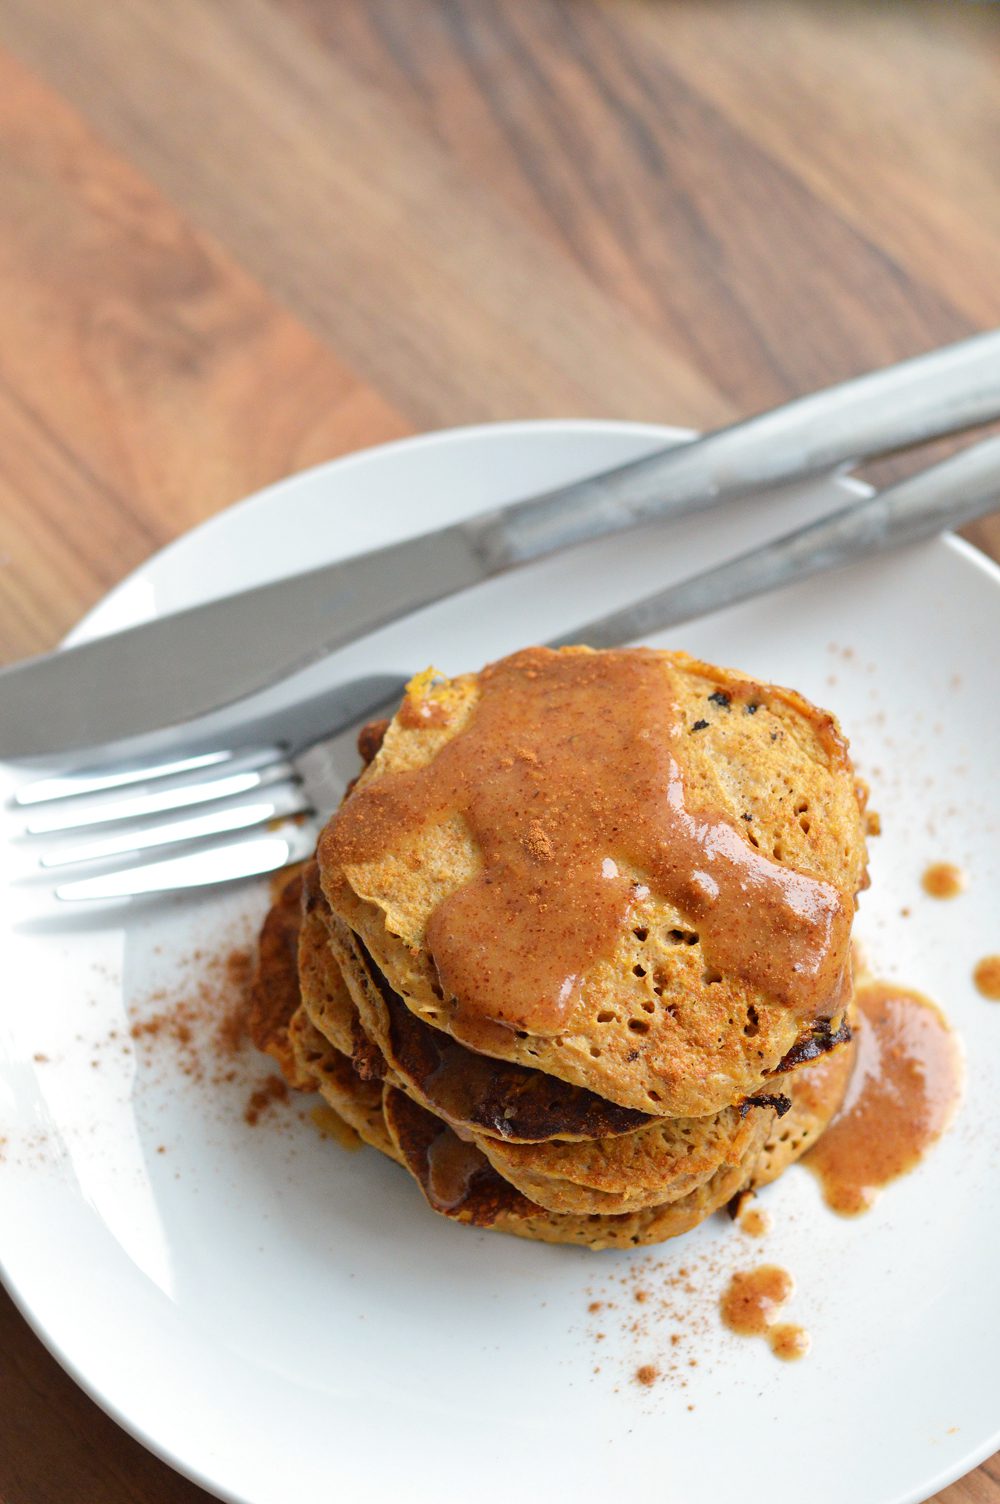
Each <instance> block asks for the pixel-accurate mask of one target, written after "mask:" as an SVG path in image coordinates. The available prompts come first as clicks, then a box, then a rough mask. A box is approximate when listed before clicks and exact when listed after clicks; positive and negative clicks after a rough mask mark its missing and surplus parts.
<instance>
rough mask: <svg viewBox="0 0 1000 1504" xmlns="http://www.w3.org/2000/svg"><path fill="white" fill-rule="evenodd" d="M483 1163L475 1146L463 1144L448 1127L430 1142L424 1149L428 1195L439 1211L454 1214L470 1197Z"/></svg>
mask: <svg viewBox="0 0 1000 1504" xmlns="http://www.w3.org/2000/svg"><path fill="white" fill-rule="evenodd" d="M483 1165H484V1160H483V1156H482V1155H481V1154H480V1152H479V1150H478V1149H477V1148H476V1146H475V1144H469V1143H466V1142H465V1141H464V1140H463V1139H460V1138H459V1137H458V1135H457V1134H456V1133H453V1132H452V1130H451V1129H450V1128H446V1129H445V1130H444V1132H443V1133H439V1134H438V1136H437V1138H435V1139H432V1140H431V1143H430V1145H429V1146H428V1149H427V1194H428V1196H429V1197H430V1201H431V1204H432V1205H433V1206H435V1207H436V1208H437V1209H438V1211H442V1212H450V1211H454V1209H455V1207H456V1206H461V1204H462V1202H463V1201H464V1200H465V1198H466V1196H467V1195H468V1194H469V1187H470V1186H471V1185H472V1182H473V1179H474V1178H475V1176H476V1175H477V1174H478V1172H479V1171H480V1170H481V1169H482V1168H483Z"/></svg>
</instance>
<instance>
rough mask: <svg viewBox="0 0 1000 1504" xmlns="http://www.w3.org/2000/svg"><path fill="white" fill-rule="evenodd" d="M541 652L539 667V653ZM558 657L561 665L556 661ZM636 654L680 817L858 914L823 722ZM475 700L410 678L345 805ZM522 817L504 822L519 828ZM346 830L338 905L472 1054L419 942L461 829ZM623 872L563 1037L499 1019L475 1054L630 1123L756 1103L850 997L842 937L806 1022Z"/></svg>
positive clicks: (853, 794)
mask: <svg viewBox="0 0 1000 1504" xmlns="http://www.w3.org/2000/svg"><path fill="white" fill-rule="evenodd" d="M534 651H535V652H536V653H537V654H538V655H539V660H538V661H539V662H540V663H541V664H542V667H544V663H545V661H546V655H545V651H544V650H534ZM567 651H568V652H570V653H573V654H577V653H581V652H585V651H586V650H581V649H571V650H567ZM556 656H559V657H561V656H562V655H548V657H549V658H554V657H556ZM645 657H646V659H647V660H655V671H656V672H657V673H662V693H663V697H664V701H665V702H669V704H670V706H671V707H672V713H673V719H674V723H675V726H676V731H675V734H673V735H672V737H671V746H672V750H673V755H674V756H675V757H676V762H677V764H678V766H679V769H680V773H681V775H682V778H683V789H684V800H685V805H686V808H687V810H689V811H693V812H694V814H695V815H696V816H700V815H702V813H703V812H711V818H712V819H713V820H715V821H716V822H717V823H718V824H720V825H724V826H725V827H726V832H727V839H730V840H732V839H733V833H735V835H736V836H737V837H738V841H739V843H742V846H741V848H740V849H746V848H754V849H755V850H756V851H757V852H759V853H761V854H762V855H764V856H766V857H767V859H768V862H769V866H770V865H772V864H773V866H774V867H776V868H779V869H784V870H785V873H786V874H788V873H790V874H802V875H803V876H804V877H805V878H806V879H807V880H813V882H814V883H816V884H823V885H826V890H827V891H829V892H833V893H835V894H836V896H837V900H838V902H839V904H840V905H841V909H842V912H844V913H845V914H847V913H848V912H849V913H853V908H854V900H855V895H856V893H857V891H858V889H859V888H860V887H862V886H863V885H864V883H865V882H866V876H865V866H864V863H865V848H864V835H863V828H862V808H863V802H862V799H861V797H860V796H859V793H858V789H857V786H856V783H855V779H854V776H853V771H852V769H851V764H850V760H849V758H848V755H847V749H846V745H845V743H844V741H843V738H842V737H841V735H840V733H839V731H838V728H837V726H836V723H835V722H834V720H833V718H832V717H831V716H829V715H828V714H827V713H825V712H823V711H820V710H817V709H816V708H815V707H813V706H811V705H810V704H809V703H808V702H807V701H805V700H803V699H802V698H801V697H800V696H798V695H796V694H794V693H793V692H791V691H788V690H783V689H777V688H775V687H773V686H769V685H762V684H758V683H754V682H752V681H749V680H747V679H745V678H744V677H742V676H741V675H739V674H737V673H735V672H733V671H730V670H724V669H716V668H712V667H710V666H708V665H705V664H701V663H697V662H696V661H694V660H692V659H690V658H688V657H686V655H682V654H670V653H658V654H646V655H645ZM482 692H483V691H482V676H478V675H468V676H465V677H463V678H460V679H455V680H451V681H448V680H441V679H439V678H435V677H434V676H433V675H431V674H427V675H422V676H421V677H420V678H419V679H417V680H415V681H414V682H413V684H411V686H410V688H409V690H408V693H407V697H406V699H405V700H404V704H403V706H402V707H401V711H400V713H399V714H397V716H396V717H395V718H394V720H393V722H392V723H391V725H390V727H389V729H388V731H387V733H386V736H385V740H384V742H383V745H382V748H381V750H380V751H379V753H378V755H377V757H376V758H375V760H374V762H373V763H372V764H371V766H370V767H369V768H368V769H367V771H366V772H365V773H364V774H363V775H362V777H361V779H360V780H359V782H358V785H357V788H356V789H355V791H354V792H353V793H352V794H351V795H350V796H349V797H348V799H347V800H346V801H345V805H344V806H343V809H350V808H351V806H352V804H353V803H354V801H355V800H357V799H358V798H359V797H360V796H363V795H364V794H365V792H366V791H367V790H371V789H372V788H376V787H377V786H378V785H379V784H380V783H381V782H382V781H383V780H392V778H393V775H394V774H396V773H400V772H406V771H407V770H415V769H423V768H426V767H428V766H429V765H430V764H432V762H433V761H434V759H435V758H437V757H438V756H439V754H440V753H441V751H442V749H443V748H445V747H446V746H447V745H448V744H449V743H451V742H452V741H453V740H454V739H455V738H457V737H459V736H461V734H462V733H463V732H464V731H466V730H467V729H468V728H469V726H470V724H471V723H472V722H473V717H474V714H475V710H476V706H477V703H478V702H479V700H480V698H481V695H482ZM484 776H488V772H487V773H486V774H484ZM386 787H389V788H391V782H390V783H389V784H387V785H386ZM519 817H520V812H519V811H517V810H513V809H512V810H511V811H510V815H509V818H510V819H511V820H512V821H516V820H517V819H518V818H519ZM339 818H340V817H339V815H338V816H335V817H334V819H333V820H332V821H331V822H330V825H329V826H328V827H327V829H326V831H325V832H324V834H323V836H322V837H321V840H320V846H319V861H320V869H321V876H322V883H323V888H324V891H325V892H326V895H327V898H328V900H329V903H330V906H331V908H332V909H333V911H334V913H335V914H337V915H339V917H340V918H341V919H343V921H344V922H345V923H346V924H347V925H348V926H349V927H350V928H351V929H353V930H354V931H355V933H356V934H357V935H358V936H359V937H360V938H361V940H362V941H363V943H364V945H365V946H366V948H367V949H368V951H369V952H370V953H371V955H372V957H373V958H374V961H375V963H376V965H377V966H378V968H379V970H381V971H382V972H383V974H384V975H385V977H386V978H387V980H388V982H389V984H390V985H391V987H392V989H393V991H394V992H396V993H398V994H399V995H400V996H401V997H402V998H403V999H404V1001H405V1003H406V1005H407V1006H408V1007H409V1008H410V1009H411V1010H412V1011H413V1012H414V1013H416V1014H417V1015H418V1017H420V1018H422V1019H423V1020H424V1021H425V1022H427V1023H429V1024H432V1025H433V1026H435V1027H436V1028H438V1029H441V1030H444V1031H445V1032H448V1033H451V1034H453V1035H454V1036H455V1037H457V1038H463V1037H464V1038H465V1039H466V1042H469V1043H472V1042H473V1041H472V1040H470V1039H469V1038H468V1036H467V1035H466V1034H464V1032H463V1031H464V1024H463V1023H462V1019H461V1016H460V1000H459V1006H458V1007H457V1006H456V1002H455V1000H454V999H453V998H451V997H446V996H445V995H444V993H443V989H442V987H441V985H440V981H439V977H438V970H437V967H436V966H435V959H434V957H433V956H432V954H431V953H430V949H429V947H428V943H427V931H428V924H429V922H430V921H431V918H432V916H433V914H434V912H435V910H436V909H437V908H438V906H439V905H440V904H441V902H442V901H443V900H445V899H448V898H450V897H451V896H452V895H454V894H455V893H456V892H459V891H460V890H462V889H464V888H465V887H466V886H467V885H468V884H469V883H470V882H471V881H473V880H474V879H475V878H476V877H477V875H478V874H479V873H480V872H481V870H482V867H483V856H482V851H481V849H480V846H479V844H478V843H477V841H476V840H475V839H474V837H473V834H472V831H471V829H470V826H469V824H468V822H467V821H466V820H465V819H464V817H463V816H461V815H459V814H457V813H454V812H448V811H445V812H444V813H441V812H438V813H435V815H434V816H433V818H428V819H427V820H426V821H425V822H423V823H422V824H421V825H420V826H419V827H418V828H416V829H413V828H411V829H409V830H408V831H404V832H401V833H400V835H399V838H398V839H396V840H390V841H389V842H388V843H387V844H386V845H384V847H383V849H382V850H380V851H379V853H378V855H377V857H376V858H375V859H366V860H352V859H351V858H350V856H349V855H348V856H347V857H346V858H345V856H344V854H343V846H342V843H341V842H340V841H339V839H338V833H337V828H338V819H339ZM706 818H707V816H706ZM611 854H612V853H609V855H611ZM615 855H616V856H619V854H618V853H615ZM618 868H619V870H620V871H621V872H622V875H623V876H624V877H627V878H629V879H630V880H631V881H632V882H633V885H634V886H633V892H634V893H635V895H636V896H635V900H634V902H633V904H632V906H631V910H630V913H629V918H628V925H627V927H625V928H623V930H622V932H621V934H620V935H619V937H618V939H617V942H616V944H615V947H614V950H613V954H611V955H610V956H605V957H602V958H601V959H599V960H597V961H596V962H595V963H594V964H593V965H591V966H590V967H589V968H588V969H587V970H586V971H585V973H584V974H583V975H582V977H581V978H580V981H579V988H578V992H577V994H576V999H575V1002H574V1004H573V1008H572V1011H571V1013H570V1015H569V1016H568V1017H567V1018H566V1019H565V1020H563V1021H562V1022H561V1024H560V1026H559V1028H558V1030H557V1031H555V1032H542V1031H540V1030H530V1029H516V1028H512V1027H505V1026H504V1025H502V1024H497V1023H494V1024H492V1025H491V1026H490V1027H489V1028H488V1029H483V1028H480V1029H478V1030H477V1032H476V1037H475V1040H474V1044H475V1048H476V1049H477V1050H479V1051H481V1052H482V1053H485V1054H489V1055H493V1056H495V1057H497V1058H500V1059H506V1060H512V1061H516V1062H519V1063H521V1064H523V1065H527V1066H530V1067H533V1068H535V1069H540V1070H542V1071H544V1072H546V1073H548V1074H550V1075H554V1076H557V1077H559V1078H560V1079H562V1080H564V1081H568V1082H571V1083H573V1084H576V1085H580V1086H585V1087H587V1088H588V1089H589V1090H591V1091H594V1092H596V1093H597V1094H599V1095H600V1096H603V1097H606V1098H607V1099H608V1100H610V1101H613V1102H618V1103H620V1104H621V1105H623V1106H627V1107H631V1108H634V1109H636V1110H638V1111H644V1112H651V1113H655V1114H660V1115H665V1116H698V1115H701V1114H708V1113H711V1112H716V1111H719V1110H721V1109H722V1108H723V1107H725V1106H728V1105H730V1104H732V1103H734V1102H738V1101H740V1100H742V1098H744V1097H745V1096H748V1095H751V1094H752V1093H753V1092H754V1091H756V1090H758V1089H759V1088H760V1086H761V1083H762V1081H764V1080H766V1078H767V1076H768V1075H769V1073H770V1072H772V1071H773V1070H775V1069H776V1068H777V1067H778V1066H779V1064H780V1062H781V1060H782V1058H783V1057H784V1056H785V1055H786V1054H787V1052H788V1051H789V1050H790V1049H791V1048H792V1047H793V1046H794V1045H795V1043H796V1041H797V1039H798V1038H799V1036H800V1034H801V1033H802V1032H804V1031H807V1030H808V1029H809V1027H810V1026H811V1024H812V1023H813V1022H814V1021H815V1018H816V1017H817V1016H819V1017H821V1016H824V1015H836V1014H838V1013H839V1012H840V1011H841V1010H842V1007H843V1000H844V998H845V996H846V995H847V993H848V991H849V988H848V985H847V979H848V976H849V958H848V955H847V939H846V934H843V933H841V934H839V937H838V941H837V955H836V957H835V958H834V959H835V960H836V961H837V963H838V964H839V965H840V966H841V967H842V970H843V978H844V980H843V990H842V991H832V992H831V993H830V994H829V995H828V996H826V997H824V998H823V999H822V1001H821V1002H817V1003H816V1005H815V1007H814V1008H813V1009H812V1013H811V1016H810V1017H805V1016H803V1012H802V1009H801V1008H796V1007H792V1006H790V1005H789V1002H788V1001H787V999H784V998H782V997H780V996H778V995H777V988H776V987H774V988H771V987H764V986H762V985H761V983H760V981H759V980H758V981H751V980H748V978H747V976H746V975H741V974H738V973H736V972H734V971H727V970H721V969H720V968H719V967H718V966H717V965H713V964H711V962H710V960H709V959H708V958H707V957H706V955H705V949H704V942H703V939H702V936H701V934H700V933H699V927H698V922H697V920H695V919H694V918H693V917H692V914H691V912H690V911H688V912H685V910H684V908H682V907H680V906H679V905H678V903H677V902H676V901H671V900H669V899H667V898H665V897H664V896H663V895H662V893H660V892H657V891H656V889H655V888H652V891H646V892H644V891H643V887H644V886H646V887H647V888H648V887H652V885H651V884H647V877H648V874H647V873H646V872H644V871H642V870H640V869H639V868H634V869H632V870H629V868H628V867H627V864H624V863H623V862H622V861H621V860H620V858H619V860H618ZM841 952H842V953H843V954H842V955H841ZM777 981H778V982H780V978H779V979H777Z"/></svg>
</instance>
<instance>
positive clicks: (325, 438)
mask: <svg viewBox="0 0 1000 1504" xmlns="http://www.w3.org/2000/svg"><path fill="white" fill-rule="evenodd" d="M998 160H1000V5H994V4H971V3H962V0H951V3H944V0H940V3H929V0H901V3H895V4H893V3H882V4H879V5H874V4H866V3H865V0H799V3H794V0H659V3H656V0H645V3H643V0H608V3H606V4H601V3H597V0H229V3H227V0H170V3H163V0H128V3H123V0H86V3H85V4H79V3H77V0H0V289H2V297H0V453H2V455H3V466H2V471H0V651H2V653H3V654H4V656H5V657H6V658H7V659H12V658H16V657H18V656H20V655H21V654H24V653H29V652H34V651H37V650H39V649H43V648H47V647H50V646H51V645H52V644H54V643H55V642H56V641H57V640H58V638H59V637H60V635H61V634H62V633H63V632H64V631H65V630H66V629H67V628H68V627H69V626H70V625H71V624H72V623H73V622H74V621H75V620H76V619H77V618H78V617H79V616H80V614H81V613H82V612H83V611H84V610H86V608H87V607H89V606H90V605H92V604H93V602H94V601H96V600H97V599H98V598H99V597H100V596H101V595H102V594H103V593H104V592H105V591H106V590H107V589H108V587H109V586H111V585H113V584H114V583H115V581H116V580H118V579H119V578H120V577H121V576H122V575H123V574H124V573H125V572H126V571H127V570H129V569H131V568H132V567H133V566H134V565H136V564H138V563H139V562H140V561H141V560H142V559H144V558H146V557H147V556H148V555H149V554H150V553H151V552H152V551H153V550H154V549H156V548H159V547H160V546H161V545H162V544H164V543H166V542H168V541H169V540H170V539H171V538H173V537H175V536H176V535H177V534H178V533H180V532H182V531H184V530H185V529H186V528H189V527H190V526H191V525H192V524H193V523H196V522H198V521H200V520H201V519H202V518H204V517H207V516H208V515H210V514H211V513H212V512H215V511H217V510H218V509H219V508H220V507H224V506H226V505H227V504H228V503H230V502H232V501H235V500H236V499H237V498H238V497H240V496H242V495H243V494H244V493H246V492H248V491H251V490H254V489H255V488H256V487H258V486H261V485H263V484H265V483H266V482H268V481H271V480H273V479H275V478H276V477H277V476H280V475H284V474H285V473H286V472H288V471H292V470H297V469H300V468H301V467H302V466H304V465H308V464H311V463H313V462H315V461H318V460H323V459H328V458H329V457H331V456H333V455H337V454H342V453H344V452H346V451H348V450H351V449H355V448H357V447H358V446H360V445H367V444H375V443H379V442H381V441H382V440H384V439H390V438H394V437H396V436H398V435H400V434H405V433H410V432H413V431H415V430H420V429H425V428H433V427H439V426H446V425H451V424H456V423H467V422H476V421H482V420H488V419H496V418H513V417H534V416H552V415H564V414H573V415H600V416H609V417H625V418H637V419H652V420H657V419H659V420H664V421H669V422H678V423H685V424H714V423H718V422H719V421H721V420H724V419H726V418H728V417H731V416H732V415H734V414H736V413H742V412H746V411H750V410H753V409H757V408H762V407H766V406H769V405H771V404H772V403H775V402H778V401H780V400H782V399H784V398H787V397H789V396H791V395H793V394H796V393H799V392H804V391H806V390H808V389H810V388H811V387H814V386H817V385H822V384H826V383H828V382H830V381H833V380H835V379H837V378H842V377H847V376H850V375H852V374H855V373H857V372H860V371H862V370H864V369H865V368H867V367H870V366H873V365H878V364H881V363H885V362H889V361H892V360H896V359H899V358H900V357H902V356H906V355H910V354H914V353H916V352H918V351H920V350H924V349H927V348H930V347H931V346H933V345H935V344H938V343H940V342H943V341H946V340H950V339H954V338H957V337H959V336H961V335H963V334H966V333H969V332H971V331H974V330H977V329H984V328H988V327H990V326H993V325H996V324H1000V276H998V273H997V269H998V266H1000V184H998V177H997V164H998ZM970 536H972V537H973V538H975V539H976V540H977V541H978V542H979V543H980V544H981V545H982V546H984V547H986V548H988V549H990V550H991V551H992V552H993V553H994V554H996V555H997V556H998V557H1000V520H997V519H994V520H993V521H992V522H990V523H983V524H981V525H979V526H978V527H977V528H974V529H971V530H970ZM205 1498H207V1495H205V1494H203V1493H202V1492H201V1491H200V1490H199V1489H197V1488H195V1487H193V1486H192V1485H190V1484H188V1483H186V1482H184V1481H182V1480H181V1479H180V1478H178V1477H177V1476H176V1475H175V1474H174V1473H173V1472H171V1471H170V1470H169V1469H168V1468H166V1467H165V1466H163V1465H162V1464H161V1463H159V1462H157V1461H156V1460H154V1459H153V1458H152V1457H151V1456H150V1455H148V1454H147V1453H146V1452H144V1451H143V1449H142V1448H141V1447H140V1446H138V1445H137V1444H136V1443H135V1442H133V1441H131V1440H130V1439H129V1438H128V1437H126V1436H125V1435H124V1433H122V1432H121V1431H119V1430H118V1429H117V1427H116V1426H115V1425H114V1424H113V1423H112V1422H111V1421H109V1420H108V1419H106V1418H105V1416H104V1415H103V1414H102V1413H101V1412H100V1411H99V1410H98V1409H97V1408H96V1407H95V1406H94V1405H93V1404H91V1403H90V1401H89V1400H87V1399H85V1398H84V1396H83V1395H82V1393H81V1392H80V1391H79V1390H78V1389H77V1388H76V1387H75V1386H74V1384H73V1383H72V1382H71V1381H70V1380H69V1379H68V1378H67V1377H66V1376H65V1375H64V1374H63V1373H62V1371H61V1370H60V1369H59V1368H58V1366H57V1365H56V1364H55V1362H54V1361H53V1360H52V1359H51V1358H50V1357H49V1356H48V1355H47V1354H46V1352H45V1351H44V1349H43V1348H42V1346H41V1345H40V1343H39V1342H38V1341H37V1340H36V1339H35V1338H34V1337H33V1336H32V1335H31V1333H30V1332H29V1330H28V1328H27V1327H26V1326H25V1324H24V1323H23V1322H22V1321H21V1319H20V1317H19V1316H18V1315H17V1314H16V1312H15V1311H14V1308H13V1306H12V1305H11V1304H10V1302H9V1301H6V1300H4V1302H3V1304H2V1305H0V1501H2V1504H89V1501H94V1504H98V1501H99V1504H125V1501H133V1504H134V1501H140V1500H141V1501H143V1504H161V1501H162V1504H188V1501H194V1500H196V1499H205ZM939 1499H940V1500H942V1501H944V1500H946V1501H948V1504H960V1501H963V1504H998V1501H1000V1460H998V1459H997V1458H994V1459H993V1461H992V1462H990V1463H987V1464H986V1465H985V1466H984V1467H982V1468H980V1469H979V1470H978V1471H977V1472H976V1473H974V1474H972V1475H971V1476H970V1477H969V1478H967V1479H965V1480H964V1481H962V1482H960V1483H958V1484H956V1485H955V1486H954V1487H952V1488H950V1489H948V1490H946V1492H945V1493H943V1494H941V1495H939Z"/></svg>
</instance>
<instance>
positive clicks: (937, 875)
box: [920, 862, 969, 898]
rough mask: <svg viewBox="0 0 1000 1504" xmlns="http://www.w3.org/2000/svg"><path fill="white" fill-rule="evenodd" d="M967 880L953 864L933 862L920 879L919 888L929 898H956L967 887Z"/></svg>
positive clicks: (959, 868)
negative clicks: (928, 895)
mask: <svg viewBox="0 0 1000 1504" xmlns="http://www.w3.org/2000/svg"><path fill="white" fill-rule="evenodd" d="M968 881H969V880H968V878H967V877H966V875H965V873H964V872H963V871H962V869H961V867H956V866H955V864H954V863H953V862H934V863H933V864H932V865H931V866H930V867H928V868H927V870H926V871H925V872H924V875H923V877H922V878H921V879H920V884H921V887H922V888H923V890H924V892H925V893H929V894H930V896H931V898H957V897H958V895H959V893H964V892H965V889H966V888H967V887H968Z"/></svg>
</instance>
